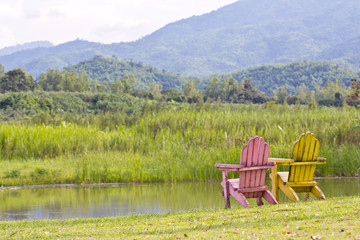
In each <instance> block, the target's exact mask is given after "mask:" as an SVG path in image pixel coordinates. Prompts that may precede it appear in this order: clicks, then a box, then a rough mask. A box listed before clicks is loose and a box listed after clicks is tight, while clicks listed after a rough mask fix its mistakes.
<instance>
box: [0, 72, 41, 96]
mask: <svg viewBox="0 0 360 240" xmlns="http://www.w3.org/2000/svg"><path fill="white" fill-rule="evenodd" d="M34 87H35V81H34V79H33V77H32V76H31V75H28V74H27V73H26V72H25V71H23V70H22V69H20V68H15V69H14V70H11V71H8V72H6V73H5V75H3V76H2V77H1V78H0V92H2V93H4V92H26V91H32V90H33V89H34Z"/></svg>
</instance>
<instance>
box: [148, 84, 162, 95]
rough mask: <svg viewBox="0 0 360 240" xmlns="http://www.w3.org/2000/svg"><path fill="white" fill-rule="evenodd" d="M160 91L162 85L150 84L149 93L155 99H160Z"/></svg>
mask: <svg viewBox="0 0 360 240" xmlns="http://www.w3.org/2000/svg"><path fill="white" fill-rule="evenodd" d="M161 90H162V85H159V84H154V83H151V84H150V93H151V94H152V95H153V96H154V97H155V98H160V97H161Z"/></svg>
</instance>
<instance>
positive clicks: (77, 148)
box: [0, 104, 360, 186]
mask: <svg viewBox="0 0 360 240" xmlns="http://www.w3.org/2000/svg"><path fill="white" fill-rule="evenodd" d="M121 116H122V115H119V114H116V113H112V114H111V113H109V114H103V115H101V121H100V120H99V121H93V122H89V121H86V118H85V117H83V118H80V117H74V119H77V121H73V123H69V122H61V121H60V124H57V123H56V122H53V123H49V124H48V125H44V124H42V125H34V124H29V123H28V122H27V123H26V122H25V123H12V124H10V123H5V124H2V125H1V126H0V159H1V160H0V162H1V166H2V167H1V170H0V184H1V185H5V186H6V185H24V184H45V183H46V184H52V183H82V182H84V183H102V182H174V181H187V180H209V179H219V178H220V177H221V176H220V175H221V174H219V173H218V171H217V170H216V168H215V167H214V164H215V163H239V157H240V152H241V147H242V146H243V145H244V144H246V143H247V141H248V140H249V139H250V138H251V137H252V136H254V135H258V136H262V137H263V138H264V139H265V141H267V142H268V143H269V144H270V157H287V158H288V157H291V151H292V144H293V142H294V141H296V140H297V138H298V136H299V135H300V134H301V133H303V132H306V131H311V132H313V133H315V135H316V137H317V138H318V139H319V141H320V143H321V147H320V156H322V157H326V158H327V159H328V161H327V164H326V165H324V166H320V167H318V168H317V172H316V175H317V176H358V175H359V171H360V150H359V149H360V148H359V143H360V130H359V129H356V128H354V126H357V125H360V112H359V111H358V110H357V109H355V108H351V107H343V108H333V107H331V108H328V107H321V108H320V107H317V108H309V107H308V106H301V105H291V106H287V105H277V104H263V105H251V104H250V105H221V106H220V105H217V104H204V105H202V106H199V105H197V106H195V105H177V104H173V105H172V104H169V105H167V107H165V108H163V109H160V110H158V111H150V112H149V113H144V114H143V115H141V116H138V117H137V118H135V119H134V120H133V121H132V122H130V123H127V124H120V123H121V122H122V119H120V118H121ZM117 123H119V125H118V124H117Z"/></svg>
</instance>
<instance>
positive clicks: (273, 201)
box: [263, 190, 278, 204]
mask: <svg viewBox="0 0 360 240" xmlns="http://www.w3.org/2000/svg"><path fill="white" fill-rule="evenodd" d="M263 198H265V200H266V201H268V203H271V204H278V201H276V198H275V197H274V195H272V194H271V192H270V191H269V190H266V191H265V192H264V193H263Z"/></svg>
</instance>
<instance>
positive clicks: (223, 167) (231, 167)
mask: <svg viewBox="0 0 360 240" xmlns="http://www.w3.org/2000/svg"><path fill="white" fill-rule="evenodd" d="M215 167H216V168H217V169H219V170H225V171H236V172H238V171H240V169H241V168H244V166H243V165H238V164H219V163H217V164H215Z"/></svg>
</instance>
